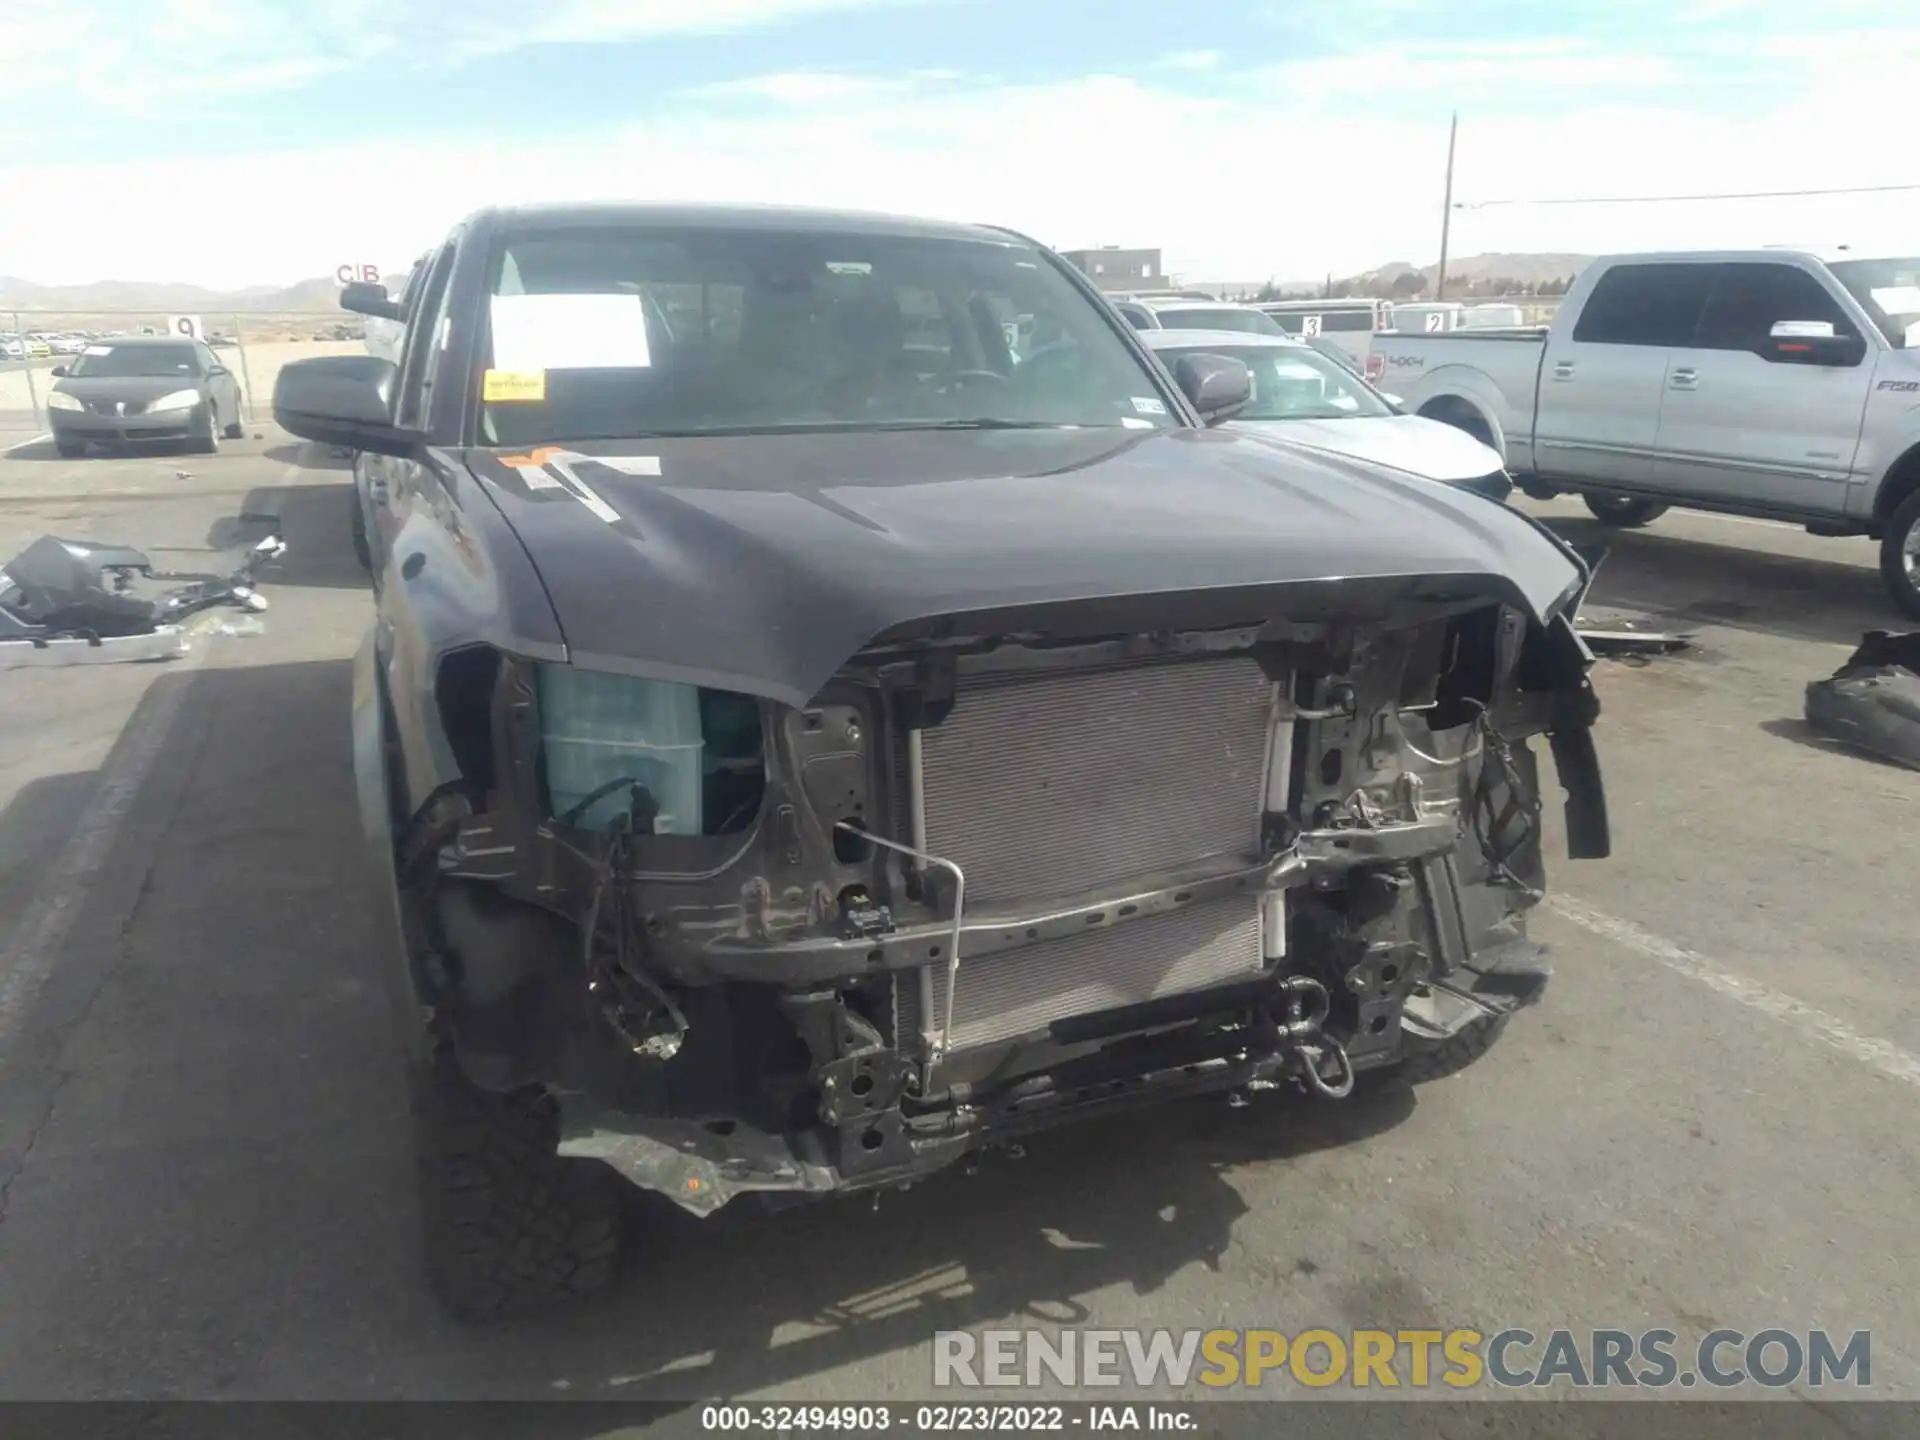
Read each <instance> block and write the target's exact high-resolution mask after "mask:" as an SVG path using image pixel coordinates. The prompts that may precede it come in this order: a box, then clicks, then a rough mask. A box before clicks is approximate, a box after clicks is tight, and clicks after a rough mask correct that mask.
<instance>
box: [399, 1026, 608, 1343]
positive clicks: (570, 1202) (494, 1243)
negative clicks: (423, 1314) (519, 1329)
mask: <svg viewBox="0 0 1920 1440" xmlns="http://www.w3.org/2000/svg"><path fill="white" fill-rule="evenodd" d="M413 1079H414V1084H413V1090H414V1095H413V1101H414V1116H413V1118H414V1126H415V1131H416V1145H417V1147H418V1151H419V1163H420V1188H421V1197H420V1198H421V1213H422V1219H423V1221H424V1222H425V1231H426V1233H425V1246H426V1260H427V1274H428V1278H429V1280H430V1281H431V1283H432V1285H433V1289H434V1293H435V1294H436V1295H437V1296H438V1297H439V1299H440V1302H441V1303H442V1304H443V1305H444V1306H446V1308H447V1309H448V1310H449V1311H450V1312H451V1313H452V1314H454V1315H455V1316H457V1317H459V1318H460V1319H463V1320H474V1321H483V1320H494V1319H503V1318H506V1317H508V1316H512V1315H524V1314H530V1313H533V1312H536V1311H540V1310H546V1309H549V1308H552V1307H554V1306H557V1305H561V1304H564V1303H566V1302H568V1301H572V1300H577V1299H580V1298H583V1297H585V1296H587V1295H589V1294H592V1293H593V1292H595V1291H597V1290H601V1289H604V1288H605V1287H606V1286H608V1285H609V1284H611V1283H612V1281H613V1278H614V1272H615V1266H616V1264H617V1262H618V1259H619V1251H620V1180H619V1177H618V1176H616V1175H615V1174H614V1173H613V1172H612V1171H611V1170H609V1169H607V1168H606V1167H605V1166H604V1165H602V1164H600V1163H599V1162H597V1161H592V1160H577V1159H568V1158H562V1157H561V1156H559V1155H557V1154H556V1153H555V1146H556V1144H557V1141H558V1137H559V1124H558V1112H557V1111H556V1110H555V1108H554V1104H553V1101H552V1100H551V1099H550V1098H549V1097H548V1096H547V1095H546V1094H544V1093H543V1092H540V1091H537V1090H534V1091H517V1092H515V1093H513V1094H510V1095H492V1094H488V1093H487V1092H485V1091H482V1090H479V1089H477V1088H475V1087H474V1086H473V1085H471V1084H469V1083H468V1082H467V1081H466V1080H465V1079H464V1078H463V1077H462V1076H461V1075H460V1074H459V1073H458V1071H457V1070H456V1069H455V1067H454V1065H453V1063H452V1061H451V1059H450V1058H449V1057H446V1056H444V1055H443V1056H441V1057H440V1058H439V1059H437V1060H436V1061H434V1062H432V1063H431V1066H430V1068H426V1069H419V1068H416V1069H415V1071H414V1073H413Z"/></svg>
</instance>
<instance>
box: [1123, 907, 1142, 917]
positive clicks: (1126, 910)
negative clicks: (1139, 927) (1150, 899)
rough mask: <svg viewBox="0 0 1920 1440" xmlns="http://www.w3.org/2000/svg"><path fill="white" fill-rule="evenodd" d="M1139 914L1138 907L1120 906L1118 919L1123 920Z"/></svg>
mask: <svg viewBox="0 0 1920 1440" xmlns="http://www.w3.org/2000/svg"><path fill="white" fill-rule="evenodd" d="M1139 913H1140V907H1139V906H1138V905H1122V906H1121V907H1120V918H1121V919H1123V920H1124V919H1125V918H1126V917H1127V916H1129V915H1138V914H1139Z"/></svg>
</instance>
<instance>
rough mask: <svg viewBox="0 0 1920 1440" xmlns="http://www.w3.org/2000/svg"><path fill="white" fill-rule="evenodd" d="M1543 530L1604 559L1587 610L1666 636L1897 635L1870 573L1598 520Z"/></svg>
mask: <svg viewBox="0 0 1920 1440" xmlns="http://www.w3.org/2000/svg"><path fill="white" fill-rule="evenodd" d="M1549 523H1550V524H1551V525H1552V527H1553V529H1554V531H1555V532H1556V533H1557V534H1559V535H1560V536H1561V537H1562V538H1563V539H1565V540H1566V541H1567V542H1568V543H1569V544H1573V545H1579V546H1589V545H1594V546H1600V547H1603V548H1605V549H1607V550H1608V551H1609V552H1610V553H1609V554H1608V556H1607V558H1606V561H1605V563H1604V564H1602V565H1601V567H1600V571H1599V574H1598V575H1597V576H1595V578H1594V586H1593V589H1594V593H1593V596H1592V598H1591V599H1590V600H1589V601H1588V604H1589V605H1590V606H1591V607H1593V608H1594V609H1595V610H1604V609H1606V608H1607V607H1608V606H1621V607H1624V608H1629V609H1632V610H1636V611H1641V612H1644V613H1645V614H1646V616H1647V618H1648V619H1649V620H1651V621H1653V622H1656V623H1657V624H1659V625H1661V626H1663V627H1665V628H1667V629H1676V630H1679V629H1686V628H1687V627H1688V626H1691V625H1716V626H1725V627H1727V628H1730V629H1734V630H1750V631H1757V632H1759V633H1762V634H1769V635H1780V636H1787V637H1791V638H1795V639H1800V640H1814V641H1820V642H1823V643H1830V644H1847V645H1853V644H1857V643H1858V642H1859V639H1860V635H1861V633H1862V632H1863V631H1866V630H1873V629H1896V630H1897V629H1900V628H1902V617H1901V615H1900V613H1899V611H1898V610H1897V609H1896V608H1895V606H1894V603H1893V600H1892V599H1891V598H1890V597H1889V596H1888V594H1887V592H1886V589H1885V587H1884V586H1883V585H1882V584H1881V580H1880V575H1879V572H1878V571H1877V570H1869V569H1866V568H1864V567H1862V566H1859V565H1848V564H1845V563H1842V562H1838V561H1832V560H1811V559H1807V558H1806V557H1804V556H1797V555H1776V554H1771V553H1768V552H1766V551H1761V550H1749V549H1746V548H1743V547H1741V546H1735V545H1715V544H1713V543H1711V542H1709V541H1704V540H1694V539H1684V538H1681V537H1678V536H1672V535H1661V534H1659V533H1658V532H1657V531H1654V530H1617V529H1612V528H1610V527H1608V526H1605V525H1601V524H1600V523H1598V522H1597V521H1585V520H1569V519H1560V518H1555V519H1553V520H1552V521H1550V522H1549ZM1809 678H1812V677H1809Z"/></svg>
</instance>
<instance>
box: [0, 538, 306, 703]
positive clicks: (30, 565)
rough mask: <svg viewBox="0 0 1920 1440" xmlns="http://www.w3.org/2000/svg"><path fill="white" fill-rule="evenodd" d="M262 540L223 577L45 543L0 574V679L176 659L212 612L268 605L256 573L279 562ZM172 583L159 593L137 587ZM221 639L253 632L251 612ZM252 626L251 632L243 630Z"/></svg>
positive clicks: (135, 555)
mask: <svg viewBox="0 0 1920 1440" xmlns="http://www.w3.org/2000/svg"><path fill="white" fill-rule="evenodd" d="M286 548H287V547H286V542H285V541H283V540H282V539H281V538H280V537H279V536H278V535H277V534H275V535H269V536H267V537H266V538H265V539H264V540H261V541H260V542H259V543H258V544H256V545H254V546H253V547H252V548H251V549H250V550H248V551H247V553H246V555H245V557H244V558H243V559H242V561H241V562H240V566H239V568H238V569H236V570H235V571H234V572H233V573H232V574H230V575H202V574H193V573H185V572H176V571H167V570H157V569H155V568H154V565H153V562H152V561H151V560H150V559H148V557H147V555H146V554H145V552H143V551H140V550H135V549H133V548H132V547H131V546H127V545H117V544H112V543H105V542H100V541H93V540H68V539H62V538H61V537H59V536H57V535H44V536H42V537H41V538H40V539H38V540H36V541H34V542H33V544H31V545H29V546H28V547H27V548H26V549H25V550H22V551H21V552H20V553H19V554H18V555H16V556H14V557H13V559H11V560H9V561H8V562H7V563H6V564H5V566H0V670H15V669H23V668H26V667H28V666H64V665H103V664H117V663H123V662H139V661H153V660H177V659H179V658H181V657H182V656H184V655H185V654H186V653H187V652H188V650H189V648H190V646H191V644H192V632H197V631H202V630H203V629H204V622H203V621H202V620H201V619H200V617H202V616H206V615H208V614H209V613H210V612H213V611H217V610H222V609H229V610H231V609H238V610H243V611H247V612H257V611H261V610H265V609H266V608H267V598H266V597H265V596H264V595H262V594H260V593H259V591H257V590H256V589H254V588H253V586H254V576H255V572H256V571H257V570H258V569H259V568H260V567H261V566H263V565H266V564H268V563H270V562H271V561H274V560H277V559H279V558H280V556H281V555H283V554H285V553H286ZM162 582H174V583H173V584H172V585H171V586H170V587H169V588H166V589H162V590H160V591H159V592H158V593H157V594H144V595H143V594H141V593H139V587H140V586H142V585H145V584H152V583H162ZM227 623H228V626H229V627H230V628H227V629H226V630H225V632H224V633H228V634H233V635H253V634H259V633H261V627H260V622H259V621H258V620H256V619H254V618H253V616H252V614H251V613H249V614H247V615H244V616H239V617H235V618H234V619H233V620H232V621H229V622H227ZM249 627H251V628H249Z"/></svg>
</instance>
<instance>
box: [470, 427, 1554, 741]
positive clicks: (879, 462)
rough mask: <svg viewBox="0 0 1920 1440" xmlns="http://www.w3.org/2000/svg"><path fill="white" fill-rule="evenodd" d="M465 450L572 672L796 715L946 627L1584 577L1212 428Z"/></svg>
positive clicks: (1550, 590)
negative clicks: (1146, 603) (942, 621)
mask: <svg viewBox="0 0 1920 1440" xmlns="http://www.w3.org/2000/svg"><path fill="white" fill-rule="evenodd" d="M464 459H465V462H466V465H467V467H468V469H469V470H470V471H471V472H472V474H473V475H474V476H475V478H476V479H477V480H478V481H479V482H480V484H481V485H482V486H483V487H484V489H485V490H486V492H487V493H488V494H489V495H490V496H491V497H492V498H493V500H494V501H495V503H496V504H497V505H498V506H499V509H500V511H501V513H502V514H503V515H504V516H505V518H506V520H507V522H508V523H509V524H510V525H511V526H512V528H513V530H514V531H515V533H516V534H517V535H518V536H519V537H520V540H521V543H522V544H523V545H524V546H525V548H526V551H527V554H528V556H529V558H530V559H531V561H532V563H533V565H534V568H535V569H536V570H537V571H538V572H539V574H540V577H541V580H542V582H543V584H544V585H545V587H546V591H547V596H548V598H549V600H550V601H551V603H552V606H553V610H554V615H555V618H556V619H557V621H558V622H559V626H560V629H561V633H562V634H563V635H564V637H565V640H566V643H567V647H568V651H569V654H570V655H571V657H572V659H573V660H574V661H575V663H577V664H581V665H585V666H590V667H596V668H609V669H622V670H627V671H631V672H634V673H644V674H649V675H653V676H657V677H660V678H665V679H680V680H684V681H688V682H691V683H698V684H704V685H710V686H714V687H718V688H727V689H734V690H740V691H744V692H747V693H751V694H759V695H765V696H768V697H770V698H773V699H775V700H779V701H781V702H783V703H786V704H791V705H804V704H806V703H807V702H808V701H809V700H810V699H811V698H812V697H813V696H814V695H815V694H816V693H817V692H818V690H819V688H820V687H821V686H822V685H823V684H824V683H825V682H826V681H827V680H828V679H829V678H830V677H831V676H832V674H833V673H834V671H836V670H837V669H839V668H840V667H841V666H842V665H843V664H845V663H846V661H847V660H848V659H849V658H850V657H851V656H852V655H853V654H854V653H855V652H857V651H858V650H860V649H861V648H863V647H864V646H866V645H868V644H870V643H871V642H872V641H873V640H874V639H876V638H877V637H879V636H880V635H882V634H883V633H885V632H887V631H889V630H891V629H893V628H895V627H897V626H903V625H907V624H910V623H911V622H915V621H921V620H927V619H930V618H934V617H940V616H946V615H954V614H964V613H969V612H981V611H994V610H1011V609H1013V608H1016V607H1018V608H1022V609H1026V608H1030V607H1035V606H1046V605H1055V604H1065V603H1071V602H1078V601H1105V600H1114V599H1118V598H1121V597H1140V596H1166V597H1168V600H1169V603H1168V605H1167V606H1166V607H1165V609H1164V612H1163V613H1161V614H1159V615H1157V616H1156V619H1157V620H1158V621H1160V622H1162V623H1164V624H1166V625H1175V624H1182V623H1186V622H1184V621H1181V620H1178V619H1177V618H1176V616H1177V612H1178V609H1179V607H1178V606H1177V605H1176V604H1174V603H1173V597H1175V596H1192V595H1197V594H1200V593H1202V592H1206V591H1228V592H1245V591H1247V590H1249V589H1253V588H1260V587H1271V586H1286V585H1299V584H1303V583H1307V582H1316V581H1317V582H1347V581H1351V582H1382V581H1391V580H1403V581H1405V582H1406V584H1407V585H1408V586H1412V585H1414V584H1417V583H1419V582H1421V581H1426V582H1429V586H1430V587H1431V586H1433V585H1438V586H1441V587H1444V588H1446V589H1447V590H1448V591H1449V593H1459V592H1461V591H1462V590H1467V591H1480V592H1485V593H1490V594H1499V595H1501V596H1502V597H1503V598H1506V599H1508V600H1510V601H1511V602H1512V603H1515V604H1517V605H1520V606H1522V607H1523V608H1525V609H1528V610H1530V611H1531V612H1532V613H1533V614H1535V615H1536V616H1538V617H1542V618H1544V617H1545V616H1546V615H1548V614H1549V613H1551V612H1552V611H1553V610H1554V609H1555V608H1556V607H1558V606H1562V605H1564V604H1566V603H1567V602H1568V600H1569V599H1570V598H1571V597H1572V596H1573V595H1574V593H1575V592H1576V591H1577V590H1578V588H1579V587H1580V586H1581V585H1582V584H1583V583H1584V581H1585V579H1586V576H1585V573H1584V571H1583V570H1582V569H1581V568H1580V566H1579V564H1578V562H1577V561H1576V560H1575V559H1574V558H1573V557H1572V556H1571V553H1570V552H1569V551H1567V550H1566V549H1565V548H1564V547H1563V546H1560V545H1559V544H1557V543H1556V542H1555V541H1554V540H1552V539H1551V538H1549V537H1548V536H1547V535H1546V534H1544V533H1543V532H1542V531H1541V530H1540V529H1539V527H1538V526H1537V525H1536V524H1535V523H1534V522H1532V521H1530V520H1528V519H1527V518H1525V517H1523V516H1522V515H1520V514H1518V513H1517V512H1514V511H1510V510H1506V509H1504V508H1503V507H1500V506H1497V505H1490V504H1488V503H1487V502H1486V501H1485V500H1484V499H1482V498H1480V497H1479V496H1476V495H1472V494H1467V493H1464V492H1459V491H1455V490H1452V489H1449V488H1447V487H1443V486H1438V485H1430V484H1425V483H1422V482H1421V481H1418V480H1414V479H1410V478H1408V477H1406V476H1403V475H1397V474H1394V473H1393V472H1390V471H1386V470H1382V469H1379V468H1378V467H1373V466H1369V465H1365V464H1362V463H1360V462H1356V461H1352V460H1348V459H1344V458H1341V457H1337V456H1332V455H1325V454H1318V453H1315V452H1311V451H1292V450H1283V449H1282V448H1281V447H1279V446H1275V445H1272V444H1266V443H1261V442H1259V441H1257V440H1253V439H1250V438H1248V437H1246V436H1243V435H1233V434H1230V433H1227V432H1225V431H1221V430H1210V431H1195V430H1171V431H1152V432H1146V431H1133V430H1113V429H1098V430H1026V431H1018V430H1010V431H911V432H902V431H883V432H877V433H876V432H871V431H868V432H860V433H851V434H847V433H834V434H818V433H815V434H803V435H793V434H785V435H752V436H725V437H702V438H697V439H659V440H646V441H636V440H626V441H608V442H585V443H580V444H568V445H554V446H542V447H537V448H533V449H521V450H517V451H514V450H502V449H473V450H469V451H467V452H465V455H464ZM1460 582H1464V583H1460ZM1375 588H1376V589H1377V588H1378V585H1377V583H1376V585H1375ZM1149 608H1154V607H1151V606H1150V607H1149ZM1277 613H1281V612H1280V611H1279V610H1278V609H1277V607H1274V606H1271V605H1270V606H1269V607H1268V608H1267V609H1265V610H1264V611H1262V612H1260V614H1261V615H1272V614H1277ZM1238 618H1239V619H1240V620H1245V619H1246V618H1248V617H1247V616H1246V615H1244V614H1242V615H1240V616H1239V617H1238ZM1154 628H1158V626H1157V625H1156V627H1154Z"/></svg>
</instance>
